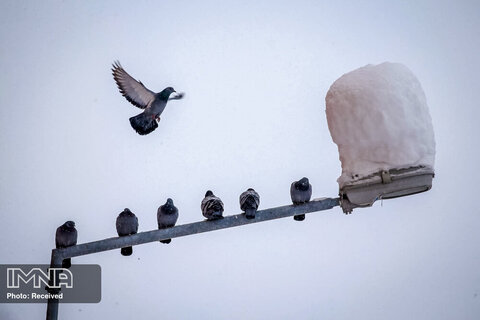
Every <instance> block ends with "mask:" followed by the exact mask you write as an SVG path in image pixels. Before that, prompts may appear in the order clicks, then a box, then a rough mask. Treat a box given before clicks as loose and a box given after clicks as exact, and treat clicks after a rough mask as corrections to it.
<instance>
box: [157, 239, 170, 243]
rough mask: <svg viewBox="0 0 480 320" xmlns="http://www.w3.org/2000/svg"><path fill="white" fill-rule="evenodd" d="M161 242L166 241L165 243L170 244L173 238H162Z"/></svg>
mask: <svg viewBox="0 0 480 320" xmlns="http://www.w3.org/2000/svg"><path fill="white" fill-rule="evenodd" d="M160 242H161V243H165V244H169V243H170V242H172V239H164V240H160Z"/></svg>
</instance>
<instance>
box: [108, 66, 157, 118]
mask: <svg viewBox="0 0 480 320" xmlns="http://www.w3.org/2000/svg"><path fill="white" fill-rule="evenodd" d="M112 74H113V79H115V82H116V83H117V86H118V89H119V90H120V93H121V94H122V95H123V96H124V97H125V98H126V99H127V100H128V101H130V102H131V103H132V104H133V105H134V106H136V107H139V108H140V109H145V108H146V107H147V105H148V103H149V102H150V101H152V100H153V98H154V97H155V93H154V92H152V91H150V90H148V89H147V88H145V86H144V85H143V83H141V82H140V81H137V80H135V79H134V78H132V76H130V75H129V74H128V73H127V72H126V71H125V70H124V69H123V67H122V66H121V65H120V62H119V61H115V63H114V64H113V68H112Z"/></svg>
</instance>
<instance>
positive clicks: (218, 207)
mask: <svg viewBox="0 0 480 320" xmlns="http://www.w3.org/2000/svg"><path fill="white" fill-rule="evenodd" d="M200 207H201V208H202V214H203V216H204V217H205V218H207V220H217V219H222V218H223V202H222V200H220V198H219V197H217V196H215V195H214V194H213V192H212V191H210V190H208V191H207V193H205V198H203V200H202V204H201V206H200Z"/></svg>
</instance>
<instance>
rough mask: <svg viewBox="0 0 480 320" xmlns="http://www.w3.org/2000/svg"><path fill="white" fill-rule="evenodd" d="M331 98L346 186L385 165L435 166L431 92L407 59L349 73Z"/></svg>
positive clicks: (329, 119) (340, 180) (333, 127)
mask: <svg viewBox="0 0 480 320" xmlns="http://www.w3.org/2000/svg"><path fill="white" fill-rule="evenodd" d="M325 102H326V113H327V122H328V128H329V130H330V134H331V135H332V139H333V142H335V143H336V144H337V146H338V152H339V154H340V161H341V163H342V175H341V176H340V177H339V178H338V180H337V181H338V183H339V185H340V188H342V187H343V186H344V185H348V184H349V183H351V182H354V181H356V180H359V179H361V178H364V177H366V176H369V175H371V174H373V173H377V172H379V171H381V170H390V169H403V168H410V167H417V166H425V167H428V168H431V169H432V170H433V166H434V162H435V137H434V133H433V125H432V119H431V117H430V113H429V110H428V106H427V101H426V97H425V93H424V92H423V89H422V87H421V85H420V82H419V81H418V79H417V78H416V77H415V75H414V74H413V73H412V72H411V71H410V70H409V69H408V68H407V67H406V66H404V65H403V64H400V63H390V62H384V63H382V64H379V65H366V66H364V67H362V68H359V69H356V70H353V71H351V72H349V73H346V74H344V75H343V76H341V77H340V78H339V79H338V80H336V81H335V82H334V83H333V84H332V86H331V87H330V89H329V90H328V93H327V96H326V97H325Z"/></svg>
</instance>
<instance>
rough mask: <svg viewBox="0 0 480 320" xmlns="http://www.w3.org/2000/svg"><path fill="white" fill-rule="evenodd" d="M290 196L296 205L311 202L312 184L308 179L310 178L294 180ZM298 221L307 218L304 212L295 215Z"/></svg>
mask: <svg viewBox="0 0 480 320" xmlns="http://www.w3.org/2000/svg"><path fill="white" fill-rule="evenodd" d="M290 197H291V198H292V202H293V204H294V205H297V204H302V203H305V202H309V201H310V198H311V197H312V185H311V184H310V182H309V181H308V178H305V177H304V178H302V179H300V180H298V181H294V182H292V185H291V186H290ZM293 219H294V220H296V221H303V220H305V215H304V214H299V215H296V216H294V217H293Z"/></svg>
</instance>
